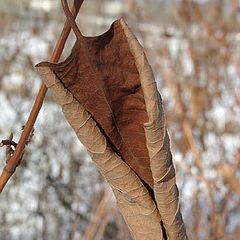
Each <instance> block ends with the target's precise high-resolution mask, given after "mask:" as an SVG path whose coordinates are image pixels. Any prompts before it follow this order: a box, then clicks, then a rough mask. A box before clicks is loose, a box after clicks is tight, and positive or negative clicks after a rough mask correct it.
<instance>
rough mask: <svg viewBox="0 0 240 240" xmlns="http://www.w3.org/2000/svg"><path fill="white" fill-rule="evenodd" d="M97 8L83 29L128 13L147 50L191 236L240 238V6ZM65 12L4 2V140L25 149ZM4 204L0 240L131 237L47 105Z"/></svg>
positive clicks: (157, 1)
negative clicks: (26, 127) (43, 69)
mask: <svg viewBox="0 0 240 240" xmlns="http://www.w3.org/2000/svg"><path fill="white" fill-rule="evenodd" d="M100 2H101V4H100ZM100 2H99V1H95V0H89V1H88V0H86V1H85V4H84V6H83V9H82V11H81V12H80V16H79V18H78V22H79V24H80V26H81V28H82V30H83V32H84V33H85V34H89V35H95V34H100V33H101V32H103V31H105V30H106V29H107V28H108V27H109V25H110V23H111V22H112V20H114V19H115V18H117V17H119V16H121V15H123V16H124V17H125V18H126V21H127V22H128V23H129V25H130V26H131V28H132V29H133V31H134V32H135V33H136V34H137V35H138V37H139V39H140V41H141V43H142V45H143V46H144V47H145V49H146V53H147V55H148V57H149V58H150V62H151V65H152V66H153V69H154V72H155V76H156V79H157V82H158V86H159V90H160V92H161V94H162V98H163V101H164V105H165V112H166V115H167V118H168V121H167V122H168V129H169V131H170V135H171V142H172V149H173V151H174V156H175V165H176V168H177V170H176V172H177V175H178V176H177V181H178V185H179V187H180V193H181V200H182V202H181V204H182V209H183V217H184V220H185V223H186V227H187V231H188V235H189V238H190V239H196V240H197V239H229V240H231V239H238V238H239V236H240V235H239V229H240V221H239V217H238V216H239V214H240V208H239V206H240V190H239V189H240V173H239V165H240V137H239V132H240V120H239V114H240V94H239V92H240V70H239V65H240V64H239V63H240V57H239V56H240V54H239V53H240V48H239V42H240V32H239V28H238V25H239V24H240V23H239V18H240V16H239V10H238V9H239V6H238V1H236V0H232V1H226V0H225V1H224V0H216V1H190V0H181V1H174V0H173V1H163V0H150V1H145V0H143V1H137V0H124V1H107V0H101V1H100ZM59 6H60V4H59V2H58V1H56V0H55V1H46V0H45V1H37V0H34V1H23V0H22V1H13V0H11V1H2V0H0V29H1V37H0V136H1V139H3V138H6V137H7V136H8V135H9V133H10V132H14V137H15V139H17V138H18V136H19V134H20V129H21V127H22V125H23V124H24V122H25V120H26V118H27V114H28V112H29V110H30V107H31V104H32V102H33V99H34V95H35V94H36V92H37V89H38V87H39V85H40V83H41V82H40V79H39V77H38V76H37V74H36V72H35V70H34V67H33V66H34V64H35V63H37V62H39V61H40V60H43V59H46V60H47V59H48V58H49V57H50V55H51V52H52V48H53V46H54V42H55V41H56V38H57V36H58V34H59V33H60V31H61V27H62V23H63V19H64V17H63V14H62V13H61V10H60V8H59ZM100 6H101V7H100ZM72 42H73V38H70V40H69V42H68V45H67V48H66V51H65V53H64V55H65V56H66V55H67V54H68V50H69V49H70V47H69V46H70V45H71V44H72ZM4 154H5V153H4V151H1V152H0V159H1V162H0V166H1V167H3V165H4V162H3V160H4V158H5V156H4ZM0 201H1V204H0V239H1V240H4V239H88V240H90V239H130V235H129V233H128V230H127V228H126V226H125V224H124V222H123V220H122V218H121V216H120V215H119V213H118V211H117V209H116V207H115V202H114V198H113V196H112V195H111V192H110V191H109V189H108V188H107V187H106V185H105V183H104V181H103V179H102V177H101V176H100V175H99V174H98V172H97V171H96V170H95V167H94V166H93V165H92V162H91V160H90V158H89V157H88V156H87V154H86V152H85V150H84V149H83V147H82V146H81V145H80V144H79V143H78V141H77V140H76V138H75V135H74V133H73V131H72V130H71V128H70V127H69V126H68V125H67V123H66V122H65V119H64V118H63V116H62V113H61V112H60V109H59V108H58V107H57V106H56V105H55V103H54V102H53V101H52V99H51V97H50V96H47V97H46V100H45V104H44V108H43V109H42V111H41V113H40V116H39V119H38V121H37V124H36V126H35V136H34V138H33V141H32V142H31V144H30V145H29V146H28V148H27V151H26V153H25V157H24V160H23V162H22V165H21V166H20V167H19V168H18V170H17V172H16V174H15V175H14V177H13V179H12V180H11V182H10V183H9V185H8V186H7V188H6V189H5V190H4V192H3V194H2V195H1V199H0Z"/></svg>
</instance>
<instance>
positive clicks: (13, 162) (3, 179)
mask: <svg viewBox="0 0 240 240" xmlns="http://www.w3.org/2000/svg"><path fill="white" fill-rule="evenodd" d="M82 3H83V0H75V1H74V4H73V7H72V10H71V12H72V14H73V16H74V18H76V16H77V14H78V12H79V10H80V7H81V5H82ZM70 30H71V27H70V25H69V24H68V21H67V20H66V22H65V25H64V28H63V30H62V33H61V35H60V37H59V39H58V41H57V44H56V46H55V48H54V51H53V53H52V57H51V62H53V63H56V62H58V60H59V58H60V56H61V54H62V51H63V48H64V46H65V43H66V41H67V38H68V36H69V33H70ZM46 92H47V88H46V86H45V85H44V84H42V85H41V87H40V89H39V92H38V94H37V97H36V99H35V102H34V105H33V107H32V110H31V113H30V115H29V117H28V120H27V122H26V124H25V127H24V130H23V132H22V135H21V137H20V139H19V142H18V144H17V147H16V149H15V151H14V153H13V156H12V157H11V158H10V159H9V161H8V163H7V165H6V166H5V168H4V169H3V171H2V174H1V176H0V193H1V192H2V190H3V188H4V187H5V185H6V184H7V182H8V180H9V179H10V177H11V176H12V174H13V173H14V171H15V169H16V166H17V165H18V163H19V160H20V158H21V156H22V153H23V151H24V148H25V146H26V143H27V141H28V138H29V135H30V134H31V132H32V129H33V125H34V123H35V121H36V119H37V116H38V113H39V111H40V109H41V107H42V104H43V100H44V97H45V95H46Z"/></svg>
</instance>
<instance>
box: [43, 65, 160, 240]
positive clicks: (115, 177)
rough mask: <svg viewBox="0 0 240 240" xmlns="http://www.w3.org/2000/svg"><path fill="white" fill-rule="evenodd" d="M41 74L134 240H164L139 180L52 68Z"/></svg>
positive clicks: (157, 219)
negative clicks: (113, 149)
mask: <svg viewBox="0 0 240 240" xmlns="http://www.w3.org/2000/svg"><path fill="white" fill-rule="evenodd" d="M38 71H39V73H40V74H41V76H42V78H43V79H44V82H45V84H46V85H47V87H48V88H49V89H50V90H51V91H52V93H53V96H54V98H55V101H56V102H57V103H58V104H60V105H61V106H62V110H63V113H64V115H65V117H66V119H67V120H68V122H69V123H70V125H71V126H72V128H73V129H74V131H75V132H76V134H77V136H78V138H79V140H80V141H81V142H82V143H83V144H84V145H85V147H86V148H87V150H88V152H89V154H90V155H91V157H92V159H93V160H94V162H95V163H96V165H97V167H98V169H99V171H100V172H101V173H102V175H103V176H104V177H105V178H106V180H107V181H108V182H109V184H110V186H111V187H112V189H113V192H114V194H115V196H116V199H117V204H118V207H119V209H120V211H121V213H122V215H123V217H124V219H125V221H126V223H127V225H128V227H129V229H130V231H131V233H132V235H133V237H134V239H139V240H146V239H149V240H155V239H163V238H162V231H161V228H160V222H161V219H160V215H159V212H158V210H157V208H156V205H155V203H154V201H153V199H152V198H151V196H150V195H149V192H148V191H147V189H146V188H145V187H144V185H143V184H142V182H141V181H140V179H139V178H138V176H137V175H136V174H135V173H134V172H133V171H132V170H131V168H130V167H129V166H128V165H127V164H126V163H125V162H124V161H123V160H122V159H121V157H119V156H118V155H117V154H116V153H115V152H113V151H112V149H111V147H110V146H109V145H108V143H107V140H106V138H105V136H104V135H103V134H102V133H101V131H100V130H99V127H98V126H97V124H96V122H95V120H94V119H93V118H92V117H91V115H90V114H89V113H88V112H87V111H86V109H85V108H84V107H83V106H82V105H81V104H80V103H79V102H78V101H77V100H76V99H75V98H74V97H73V96H72V94H71V93H70V92H69V91H68V90H67V89H66V88H65V87H64V86H63V84H62V83H61V82H60V81H59V80H58V79H57V78H56V76H55V75H54V74H53V72H52V71H51V70H50V69H49V67H47V66H44V67H38ZM143 230H144V232H143Z"/></svg>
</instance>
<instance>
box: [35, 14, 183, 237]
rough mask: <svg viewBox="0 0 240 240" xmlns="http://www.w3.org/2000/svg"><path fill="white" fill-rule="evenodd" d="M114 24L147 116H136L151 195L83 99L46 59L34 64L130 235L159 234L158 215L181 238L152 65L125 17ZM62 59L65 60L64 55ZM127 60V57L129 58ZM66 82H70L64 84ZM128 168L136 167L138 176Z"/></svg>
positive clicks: (152, 235) (167, 144) (178, 212)
mask: <svg viewBox="0 0 240 240" xmlns="http://www.w3.org/2000/svg"><path fill="white" fill-rule="evenodd" d="M117 26H118V28H119V27H121V29H122V31H121V32H122V33H123V34H124V38H125V40H126V42H125V44H126V43H127V47H128V50H129V53H130V54H131V58H130V59H131V61H133V62H134V66H135V68H136V69H135V70H134V71H137V75H138V78H137V79H138V81H139V83H138V84H140V88H141V91H140V95H141V96H142V97H143V99H144V107H145V109H144V111H143V112H145V113H146V114H147V118H146V116H144V117H143V118H142V119H141V121H142V124H143V129H144V140H145V144H144V145H145V146H146V150H147V154H148V159H149V172H148V174H149V173H150V174H151V178H152V179H153V184H151V186H152V185H153V190H154V199H153V198H152V197H153V196H150V195H149V191H148V190H147V189H146V187H145V186H144V185H143V184H142V182H141V180H142V179H144V180H146V178H144V173H143V172H137V171H136V170H135V169H134V168H133V167H132V166H131V164H129V163H128V162H127V161H126V163H125V162H124V161H123V160H126V159H124V158H123V157H122V156H121V154H119V152H117V153H116V151H115V150H116V149H115V148H113V146H112V143H109V138H108V135H106V134H105V132H103V131H102V129H101V125H100V126H99V123H98V122H96V121H95V116H94V114H90V113H89V112H88V111H87V109H86V108H85V106H84V104H82V103H81V102H80V101H79V100H78V99H76V97H75V95H74V96H73V94H72V93H71V91H70V90H69V89H67V88H66V86H65V84H66V82H65V83H63V81H62V78H60V77H59V75H58V74H59V73H58V74H56V72H55V71H54V70H53V68H52V67H51V66H52V65H51V64H40V65H39V66H38V70H39V72H40V74H41V75H42V78H43V80H44V82H45V83H46V85H47V86H48V87H49V88H50V89H51V91H52V92H53V95H54V97H55V99H56V101H57V102H58V103H59V104H60V105H61V106H62V109H63V112H64V114H65V117H66V118H67V120H68V121H69V123H70V124H71V126H72V127H73V129H74V130H75V132H76V133H77V135H78V137H79V139H80V141H81V142H82V143H83V144H84V145H85V146H86V148H87V149H88V151H89V152H90V154H91V156H92V158H93V160H94V161H95V163H96V164H97V166H98V168H99V170H100V172H101V173H102V174H103V175H104V177H105V178H106V179H107V180H108V182H109V184H110V185H111V187H112V189H113V191H114V194H115V196H116V198H117V201H118V206H119V208H120V211H121V212H122V214H123V216H124V219H125V221H126V223H127V225H128V226H129V228H130V229H131V232H132V234H133V236H134V238H135V239H140V240H142V239H163V236H162V230H161V227H160V221H161V220H162V221H163V225H164V228H165V229H166V233H167V237H168V238H167V239H175V240H181V239H187V237H186V232H185V227H184V224H183V221H182V216H181V213H180V210H179V194H178V190H177V186H176V182H175V169H174V166H173V163H172V155H171V152H170V144H169V137H168V134H167V131H166V126H165V125H166V123H165V115H164V112H163V108H162V101H161V97H160V94H159V93H158V91H157V88H156V83H155V80H154V76H153V73H152V69H151V67H150V65H149V64H148V62H147V59H146V57H145V54H144V52H143V49H142V47H141V46H140V44H139V43H138V41H137V39H136V38H135V37H134V35H133V34H132V33H131V31H130V29H129V28H128V26H127V25H126V23H125V22H124V21H123V20H122V19H121V20H118V21H117ZM118 51H119V49H118ZM83 53H84V52H83ZM129 53H128V54H129ZM94 56H95V55H94ZM68 60H69V58H68ZM65 63H66V64H67V65H68V63H67V61H66V62H65ZM75 64H76V63H75ZM131 64H133V63H132V62H131ZM60 69H61V68H60ZM67 73H68V74H70V73H71V74H70V75H69V76H71V77H69V78H68V79H69V81H73V82H74V81H77V80H75V79H74V76H75V77H76V75H74V74H76V73H74V71H73V72H72V71H71V70H69V71H68V72H67ZM67 73H66V72H65V73H64V72H62V73H61V74H66V75H67ZM98 73H99V72H98ZM97 76H98V75H97ZM65 79H66V78H65ZM88 80H90V79H88ZM71 84H74V83H71ZM71 84H70V85H71ZM68 88H70V87H69V86H68ZM92 104H93V103H92ZM102 114H104V112H102ZM138 117H140V116H138ZM133 119H135V118H133ZM139 124H141V122H139ZM131 134H133V133H131ZM128 164H129V166H130V167H129V166H128ZM138 164H140V165H141V164H142V162H141V159H140V160H138ZM143 165H144V164H143ZM144 167H146V165H145V166H144ZM140 169H141V168H140ZM133 170H135V171H136V172H137V174H138V175H139V177H140V178H141V179H139V177H138V176H137V175H136V174H135V172H134V171H133ZM142 174H143V175H142ZM146 182H147V181H146ZM155 201H156V203H157V208H156V206H155V203H154V202H155ZM160 216H161V219H160Z"/></svg>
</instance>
